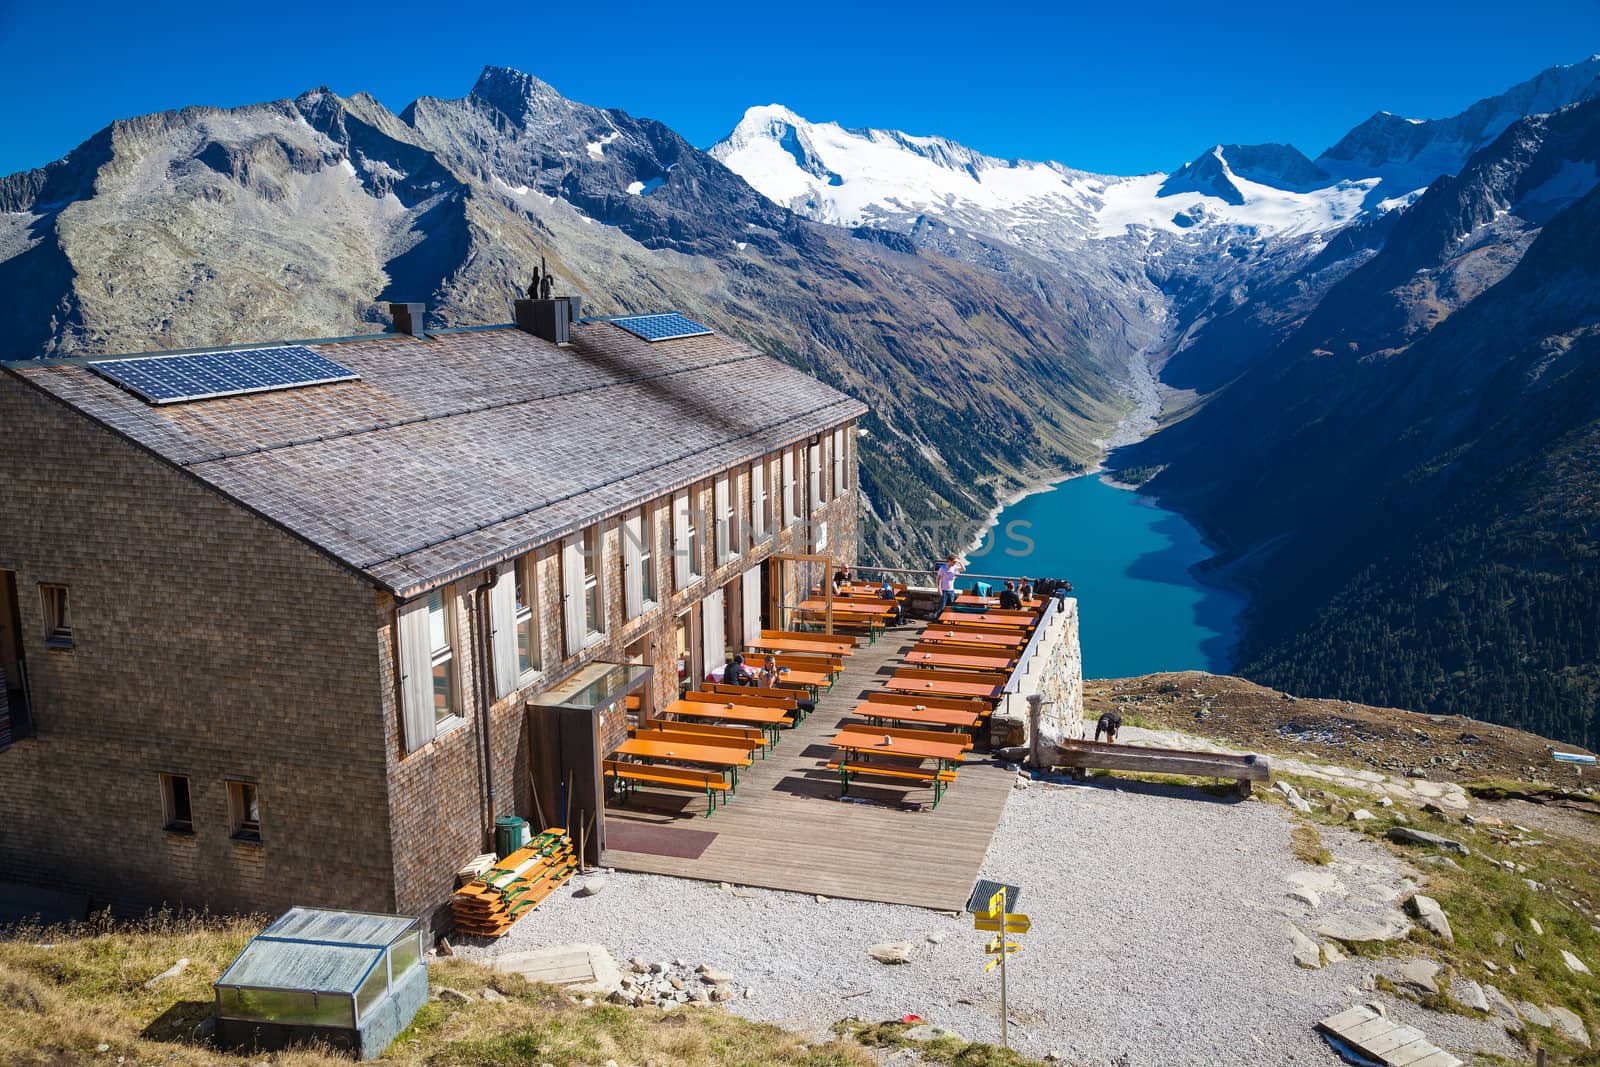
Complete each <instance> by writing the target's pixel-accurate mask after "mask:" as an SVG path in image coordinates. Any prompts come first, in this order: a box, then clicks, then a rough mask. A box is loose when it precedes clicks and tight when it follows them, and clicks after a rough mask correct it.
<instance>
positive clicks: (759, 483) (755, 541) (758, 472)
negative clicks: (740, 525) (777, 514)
mask: <svg viewBox="0 0 1600 1067" xmlns="http://www.w3.org/2000/svg"><path fill="white" fill-rule="evenodd" d="M766 539H767V461H766V460H765V459H761V460H757V461H756V462H755V463H752V464H751V465H750V540H749V541H748V542H747V543H748V544H749V545H750V547H752V548H754V547H755V546H756V545H759V544H760V543H761V542H763V541H765V540H766Z"/></svg>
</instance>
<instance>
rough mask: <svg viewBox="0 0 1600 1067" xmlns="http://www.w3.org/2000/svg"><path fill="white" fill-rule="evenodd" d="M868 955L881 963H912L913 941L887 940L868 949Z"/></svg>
mask: <svg viewBox="0 0 1600 1067" xmlns="http://www.w3.org/2000/svg"><path fill="white" fill-rule="evenodd" d="M867 955H869V956H871V957H872V958H873V959H875V960H877V961H878V962H879V963H910V962H911V942H909V941H887V942H884V943H882V944H877V945H873V946H872V947H871V948H869V949H867Z"/></svg>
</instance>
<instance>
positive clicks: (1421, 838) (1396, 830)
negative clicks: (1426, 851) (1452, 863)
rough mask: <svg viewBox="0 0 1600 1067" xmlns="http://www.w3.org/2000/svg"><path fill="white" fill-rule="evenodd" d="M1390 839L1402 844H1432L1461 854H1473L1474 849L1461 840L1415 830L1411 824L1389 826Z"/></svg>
mask: <svg viewBox="0 0 1600 1067" xmlns="http://www.w3.org/2000/svg"><path fill="white" fill-rule="evenodd" d="M1389 840H1391V841H1398V842H1400V843H1401V844H1402V845H1432V846H1434V847H1435V848H1442V849H1445V850H1446V851H1449V852H1454V853H1456V854H1457V855H1459V856H1470V855H1472V850H1471V849H1469V848H1468V847H1467V846H1466V845H1463V844H1462V843H1461V842H1460V841H1456V840H1454V839H1452V838H1448V837H1441V836H1439V835H1438V834H1430V833H1429V832H1428V831H1426V830H1413V829H1411V827H1409V826H1391V827H1390V828H1389Z"/></svg>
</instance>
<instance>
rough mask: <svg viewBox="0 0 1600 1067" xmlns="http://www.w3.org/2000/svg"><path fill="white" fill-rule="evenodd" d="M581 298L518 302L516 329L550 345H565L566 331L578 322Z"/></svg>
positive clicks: (571, 297) (553, 298) (566, 297)
mask: <svg viewBox="0 0 1600 1067" xmlns="http://www.w3.org/2000/svg"><path fill="white" fill-rule="evenodd" d="M581 300H582V298H581V297H576V296H556V297H551V298H550V299H549V300H518V301H517V302H516V305H515V306H516V314H517V329H519V330H522V331H523V332H524V333H531V334H533V335H534V336H535V337H538V338H541V339H543V340H545V341H549V342H550V343H551V344H557V345H564V344H566V343H567V330H568V327H570V326H571V325H572V324H573V323H574V322H577V321H578V309H579V306H580V304H581Z"/></svg>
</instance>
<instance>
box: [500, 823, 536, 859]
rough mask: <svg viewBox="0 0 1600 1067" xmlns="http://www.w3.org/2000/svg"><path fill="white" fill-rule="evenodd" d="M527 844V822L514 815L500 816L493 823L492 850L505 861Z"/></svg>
mask: <svg viewBox="0 0 1600 1067" xmlns="http://www.w3.org/2000/svg"><path fill="white" fill-rule="evenodd" d="M527 843H528V820H527V819H524V818H521V817H519V816H516V815H502V816H501V817H500V818H498V819H496V820H495V821H494V850H495V853H496V854H497V855H498V856H499V857H500V858H501V859H505V858H506V857H507V856H509V855H511V853H513V852H515V851H516V850H517V849H519V848H521V847H522V846H523V845H526V844H527Z"/></svg>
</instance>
